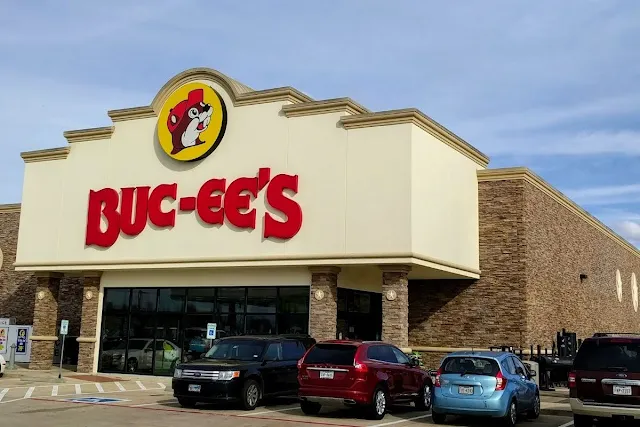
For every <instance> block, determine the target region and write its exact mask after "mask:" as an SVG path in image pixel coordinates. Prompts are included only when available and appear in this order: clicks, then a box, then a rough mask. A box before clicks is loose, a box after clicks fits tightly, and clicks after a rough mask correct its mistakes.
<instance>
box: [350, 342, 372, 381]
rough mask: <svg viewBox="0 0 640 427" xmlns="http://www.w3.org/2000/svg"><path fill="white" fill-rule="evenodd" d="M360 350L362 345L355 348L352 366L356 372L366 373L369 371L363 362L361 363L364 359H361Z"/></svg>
mask: <svg viewBox="0 0 640 427" xmlns="http://www.w3.org/2000/svg"><path fill="white" fill-rule="evenodd" d="M362 352H363V348H362V347H360V348H358V349H357V350H356V354H355V357H354V358H353V367H354V368H355V370H356V372H357V373H359V374H366V373H367V372H368V371H369V368H368V367H367V365H366V364H365V363H363V362H364V361H363V360H362Z"/></svg>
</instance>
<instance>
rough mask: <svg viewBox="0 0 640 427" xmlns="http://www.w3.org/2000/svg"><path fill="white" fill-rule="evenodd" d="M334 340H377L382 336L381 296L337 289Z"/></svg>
mask: <svg viewBox="0 0 640 427" xmlns="http://www.w3.org/2000/svg"><path fill="white" fill-rule="evenodd" d="M336 329H337V331H336V338H338V339H356V340H379V339H380V338H381V336H382V295H381V294H378V293H375V292H365V291H355V290H352V289H344V288H338V325H337V328H336Z"/></svg>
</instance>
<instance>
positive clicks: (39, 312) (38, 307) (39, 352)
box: [29, 272, 62, 370]
mask: <svg viewBox="0 0 640 427" xmlns="http://www.w3.org/2000/svg"><path fill="white" fill-rule="evenodd" d="M61 278H62V275H61V274H58V273H48V272H47V273H36V281H37V284H36V295H35V298H36V302H35V305H34V309H33V332H32V334H31V337H30V339H31V361H30V362H29V369H40V370H46V369H52V368H53V350H54V348H55V344H56V341H57V340H58V325H57V322H58V293H59V291H60V279H61Z"/></svg>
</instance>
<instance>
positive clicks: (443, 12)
mask: <svg viewBox="0 0 640 427" xmlns="http://www.w3.org/2000/svg"><path fill="white" fill-rule="evenodd" d="M9 3H11V6H9ZM639 22H640V1H635V0H627V1H615V0H563V1H561V2H559V1H557V0H536V1H535V2H534V1H530V0H483V1H482V2H471V1H466V2H463V1H459V2H458V1H455V2H454V1H450V0H439V1H436V0H420V1H418V0H413V1H402V0H394V1H392V2H391V1H376V0H349V1H337V0H336V1H331V0H327V1H322V2H317V1H316V2H311V1H309V2H302V1H299V0H291V1H274V0H272V1H268V2H267V1H262V0H253V1H248V0H247V1H237V0H234V1H223V0H217V1H216V2H207V1H202V0H200V1H191V0H183V1H181V2H175V1H160V0H153V1H136V2H131V1H120V0H110V1H108V2H53V1H48V2H45V1H35V0H34V1H29V2H9V1H6V0H5V1H0V58H2V60H0V126H1V127H2V129H3V132H2V134H1V136H0V146H1V147H2V152H3V154H2V156H0V179H1V180H2V181H1V182H2V185H0V203H13V202H19V201H20V198H21V192H22V175H23V163H22V160H21V159H20V157H19V153H20V152H22V151H29V150H36V149H43V148H50V147H57V146H63V145H65V144H66V141H65V140H64V138H63V137H62V132H63V131H65V130H70V129H79V128H87V127H95V126H106V125H109V124H110V121H109V118H108V117H107V115H106V112H107V110H109V109H115V108H125V107H132V106H138V105H148V104H149V102H150V101H151V99H152V98H153V96H154V95H155V94H156V93H157V91H158V90H159V89H160V87H161V86H162V85H163V84H164V83H165V82H166V81H167V80H168V79H169V78H170V77H172V76H173V75H174V74H177V73H178V72H180V71H182V70H184V69H186V68H191V67H196V66H205V67H211V68H215V69H218V70H220V71H221V72H223V73H225V74H227V75H229V76H231V77H233V78H235V79H237V80H240V81H241V82H243V83H245V84H247V85H249V86H251V87H253V88H255V89H266V88H272V87H278V86H288V85H289V86H293V87H295V88H297V89H299V90H301V91H303V92H305V93H307V94H309V95H310V96H312V97H313V98H315V99H324V98H333V97H342V96H349V97H351V98H353V99H355V100H356V101H358V102H360V103H362V104H363V105H365V106H367V107H368V108H370V109H372V110H387V109H394V108H406V107H417V108H419V109H421V110H422V111H423V112H425V113H426V114H427V115H429V116H431V117H432V118H434V119H435V120H437V121H439V122H440V123H441V124H443V125H444V126H446V127H448V128H449V129H451V130H452V131H454V132H455V133H457V134H458V135H460V136H462V137H463V138H465V139H466V140H467V141H469V142H470V143H471V144H473V145H475V146H476V147H478V148H479V149H480V150H482V151H483V152H485V153H487V154H488V155H489V156H490V157H491V160H492V161H491V165H490V166H492V167H503V166H520V165H524V166H529V167H530V168H532V169H533V170H534V171H535V172H537V173H538V174H539V175H541V176H542V177H543V178H544V179H546V180H547V181H549V182H550V183H551V184H552V185H554V186H556V187H557V188H559V189H560V190H561V191H563V192H565V193H566V194H567V195H569V196H571V197H572V198H573V199H574V200H575V201H577V202H578V203H580V204H581V205H582V206H583V207H585V208H586V209H587V210H589V211H590V212H591V213H592V214H594V215H596V216H597V217H598V218H600V219H601V220H603V221H604V222H605V223H606V224H608V225H609V226H611V227H612V228H614V229H615V230H616V231H618V232H619V233H621V234H622V235H623V236H625V237H627V238H628V239H630V240H631V241H632V242H633V243H634V244H636V245H640V167H638V165H639V160H640V49H638V47H637V46H638V40H640V25H638V23H639Z"/></svg>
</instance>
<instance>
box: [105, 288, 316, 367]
mask: <svg viewBox="0 0 640 427" xmlns="http://www.w3.org/2000/svg"><path fill="white" fill-rule="evenodd" d="M208 323H217V331H218V332H217V338H222V337H227V336H237V335H249V334H254V335H267V334H278V333H281V334H284V333H288V334H293V333H307V331H308V327H309V325H308V324H309V287H308V286H299V287H257V286H255V287H218V288H215V287H206V288H205V287H192V288H190V287H180V288H129V289H112V288H107V289H105V296H104V305H103V320H102V333H101V341H100V359H99V367H98V369H99V370H100V371H101V372H121V373H122V372H129V373H137V374H154V375H172V374H173V370H174V369H175V365H176V363H178V362H179V361H187V360H192V359H195V358H199V357H201V356H202V355H203V354H204V353H205V352H206V351H208V350H209V349H210V348H211V345H212V343H213V340H211V339H207V337H206V333H207V324H208Z"/></svg>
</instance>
